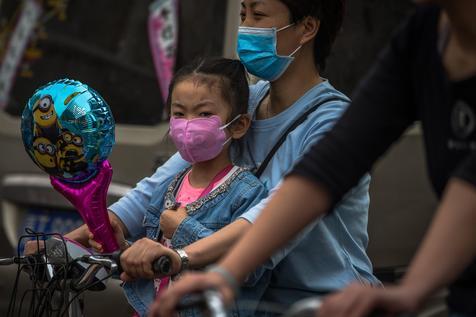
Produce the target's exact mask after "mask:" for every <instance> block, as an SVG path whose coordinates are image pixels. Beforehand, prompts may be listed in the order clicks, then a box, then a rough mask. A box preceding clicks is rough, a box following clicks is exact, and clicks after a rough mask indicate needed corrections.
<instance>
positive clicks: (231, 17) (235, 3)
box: [223, 0, 241, 58]
mask: <svg viewBox="0 0 476 317" xmlns="http://www.w3.org/2000/svg"><path fill="white" fill-rule="evenodd" d="M240 6H241V2H240V0H228V3H227V6H226V23H225V38H224V41H223V56H224V57H228V58H235V57H236V37H237V32H238V25H239V24H240Z"/></svg>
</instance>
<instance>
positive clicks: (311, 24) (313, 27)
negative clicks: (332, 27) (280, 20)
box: [300, 16, 321, 45]
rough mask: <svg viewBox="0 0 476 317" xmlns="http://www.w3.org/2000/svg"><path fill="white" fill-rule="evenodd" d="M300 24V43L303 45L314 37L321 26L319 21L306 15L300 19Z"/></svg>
mask: <svg viewBox="0 0 476 317" xmlns="http://www.w3.org/2000/svg"><path fill="white" fill-rule="evenodd" d="M300 25H301V29H302V31H301V32H302V38H301V41H300V44H301V45H304V44H306V43H309V42H310V41H312V40H313V39H314V38H315V37H316V35H317V33H318V32H319V28H320V26H321V21H320V20H318V19H316V18H315V17H311V16H308V17H305V18H304V19H303V20H302V21H301V23H300Z"/></svg>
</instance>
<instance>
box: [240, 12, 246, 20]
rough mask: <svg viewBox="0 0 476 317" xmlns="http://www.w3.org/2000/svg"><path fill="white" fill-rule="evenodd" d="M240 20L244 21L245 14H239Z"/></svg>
mask: <svg viewBox="0 0 476 317" xmlns="http://www.w3.org/2000/svg"><path fill="white" fill-rule="evenodd" d="M240 19H241V22H243V21H245V20H246V13H245V12H240Z"/></svg>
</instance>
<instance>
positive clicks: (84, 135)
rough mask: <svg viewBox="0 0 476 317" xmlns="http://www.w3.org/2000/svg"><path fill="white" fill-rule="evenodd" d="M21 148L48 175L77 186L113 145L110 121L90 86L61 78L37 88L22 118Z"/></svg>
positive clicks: (112, 126) (104, 103) (111, 120)
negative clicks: (22, 144)
mask: <svg viewBox="0 0 476 317" xmlns="http://www.w3.org/2000/svg"><path fill="white" fill-rule="evenodd" d="M21 132H22V138H23V143H24V145H25V149H26V151H27V152H28V154H29V155H30V157H31V158H32V159H33V161H34V162H35V163H36V165H38V166H39V167H40V168H41V169H42V170H44V171H46V172H47V173H48V174H50V175H53V176H56V177H59V178H60V179H62V180H64V181H68V182H73V183H78V182H84V181H87V180H89V179H90V178H91V177H93V176H94V175H95V174H96V172H97V170H98V166H99V164H100V163H101V162H102V161H104V160H105V159H107V157H108V156H109V154H111V150H112V146H113V145H114V118H113V116H112V112H111V109H110V108H109V106H108V104H107V103H106V101H105V100H104V99H103V98H102V97H101V96H100V95H99V94H98V93H97V92H96V91H95V90H93V89H92V88H91V87H88V86H87V85H85V84H82V83H80V82H79V81H75V80H70V79H60V80H56V81H53V82H51V83H48V84H47V85H45V86H43V87H41V88H39V89H37V90H36V91H35V93H34V94H33V96H32V97H31V98H30V99H29V100H28V102H27V104H26V106H25V109H24V110H23V114H22V121H21Z"/></svg>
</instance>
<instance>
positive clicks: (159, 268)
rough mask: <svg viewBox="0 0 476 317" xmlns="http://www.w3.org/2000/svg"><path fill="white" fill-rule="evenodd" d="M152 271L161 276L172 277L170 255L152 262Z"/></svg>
mask: <svg viewBox="0 0 476 317" xmlns="http://www.w3.org/2000/svg"><path fill="white" fill-rule="evenodd" d="M152 270H153V271H154V273H156V274H159V275H170V273H171V272H172V259H171V258H170V257H169V256H168V255H162V256H161V257H160V258H158V259H157V260H154V262H152Z"/></svg>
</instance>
